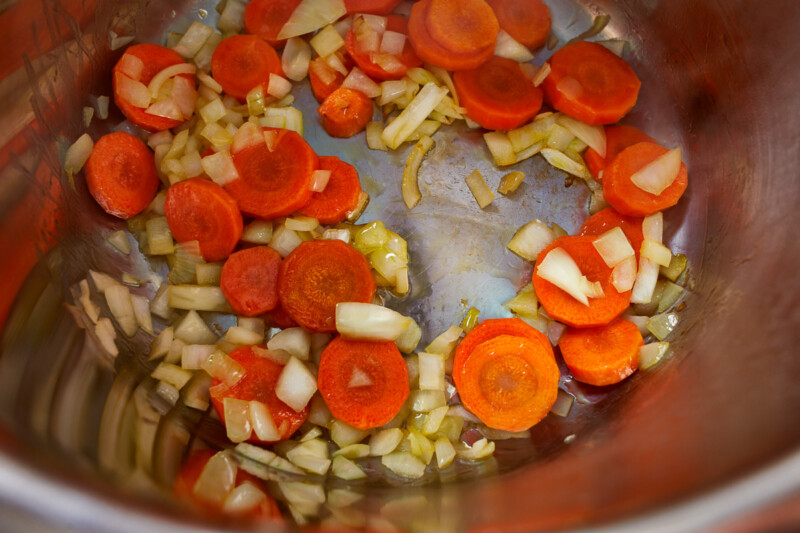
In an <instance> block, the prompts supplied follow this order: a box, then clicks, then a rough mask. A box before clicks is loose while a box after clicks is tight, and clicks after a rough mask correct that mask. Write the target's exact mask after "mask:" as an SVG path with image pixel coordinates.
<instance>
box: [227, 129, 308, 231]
mask: <svg viewBox="0 0 800 533" xmlns="http://www.w3.org/2000/svg"><path fill="white" fill-rule="evenodd" d="M267 129H269V128H265V130H267ZM274 131H276V132H277V133H276V136H275V143H274V146H273V147H272V151H270V150H269V148H268V147H267V146H266V145H257V146H250V147H248V148H245V149H244V150H242V151H241V152H237V153H235V154H233V163H234V165H236V169H237V170H238V171H239V179H236V180H234V181H232V182H230V183H228V184H226V185H225V190H226V191H228V193H229V194H230V195H231V196H232V197H233V198H234V199H235V200H236V203H237V204H239V209H241V210H242V213H244V214H245V215H248V216H251V217H256V218H262V219H265V220H269V219H273V218H277V217H280V216H284V215H288V214H291V213H294V212H295V211H297V210H298V209H300V208H301V207H303V206H304V205H306V203H308V200H309V199H310V198H311V185H312V183H313V175H314V171H315V170H317V168H318V167H319V159H318V158H317V154H315V153H314V150H313V149H312V148H311V147H310V146H309V145H308V143H307V142H306V141H305V140H303V138H302V137H301V136H300V135H299V134H298V133H296V132H294V131H291V130H281V129H277V130H274Z"/></svg>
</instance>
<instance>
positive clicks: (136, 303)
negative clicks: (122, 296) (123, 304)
mask: <svg viewBox="0 0 800 533" xmlns="http://www.w3.org/2000/svg"><path fill="white" fill-rule="evenodd" d="M131 304H133V314H134V316H135V317H136V324H137V325H138V327H140V328H142V330H143V331H145V332H146V333H149V334H150V335H153V334H154V333H155V331H154V330H153V317H152V315H151V314H150V300H149V299H148V298H147V297H146V296H142V295H140V294H131Z"/></svg>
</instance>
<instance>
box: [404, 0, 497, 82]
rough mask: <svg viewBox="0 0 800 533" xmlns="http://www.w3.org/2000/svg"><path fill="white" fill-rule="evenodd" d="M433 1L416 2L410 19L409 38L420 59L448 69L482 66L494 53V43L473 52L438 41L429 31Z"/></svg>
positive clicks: (422, 0)
mask: <svg viewBox="0 0 800 533" xmlns="http://www.w3.org/2000/svg"><path fill="white" fill-rule="evenodd" d="M431 1H432V0H420V1H419V2H416V3H415V4H414V6H413V7H412V8H411V17H410V18H409V19H408V40H409V41H411V46H413V47H414V52H416V54H417V56H418V57H419V58H420V59H422V60H423V61H425V62H427V63H432V64H434V65H438V66H440V67H442V68H445V69H447V70H468V69H473V68H476V67H478V66H480V65H481V64H482V63H484V62H485V61H488V60H489V58H490V57H492V56H493V55H494V46H495V45H494V43H492V44H491V46H487V47H485V48H483V49H482V50H479V51H477V52H472V53H471V52H454V51H452V50H450V49H448V48H446V47H444V46H443V45H442V44H440V43H439V42H438V41H436V40H435V39H434V38H433V37H432V36H431V33H430V31H428V22H427V21H428V9H429V7H430V5H431ZM492 16H494V15H492ZM495 33H496V32H495Z"/></svg>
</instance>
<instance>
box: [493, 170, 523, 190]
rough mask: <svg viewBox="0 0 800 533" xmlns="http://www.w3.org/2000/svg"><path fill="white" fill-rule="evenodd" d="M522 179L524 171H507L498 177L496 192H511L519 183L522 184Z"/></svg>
mask: <svg viewBox="0 0 800 533" xmlns="http://www.w3.org/2000/svg"><path fill="white" fill-rule="evenodd" d="M524 179H525V173H524V172H520V171H518V170H515V171H514V172H509V173H508V174H506V175H505V176H503V177H502V178H501V179H500V185H498V186H497V192H499V193H500V194H504V195H505V194H511V193H512V192H514V191H516V190H517V189H518V188H519V186H520V185H522V181H523V180H524Z"/></svg>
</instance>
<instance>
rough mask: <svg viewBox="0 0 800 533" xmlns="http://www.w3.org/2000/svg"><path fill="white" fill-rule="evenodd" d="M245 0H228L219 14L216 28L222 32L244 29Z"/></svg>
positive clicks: (235, 31)
mask: <svg viewBox="0 0 800 533" xmlns="http://www.w3.org/2000/svg"><path fill="white" fill-rule="evenodd" d="M245 7H246V5H245V2H243V1H242V0H228V1H227V2H225V7H224V8H223V9H222V12H221V13H220V15H219V22H217V28H218V29H219V31H221V32H223V33H240V32H241V31H242V30H243V29H244V12H245Z"/></svg>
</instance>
